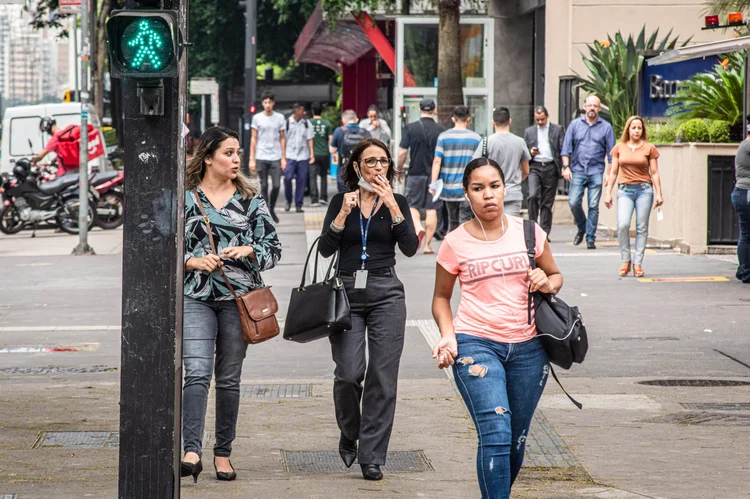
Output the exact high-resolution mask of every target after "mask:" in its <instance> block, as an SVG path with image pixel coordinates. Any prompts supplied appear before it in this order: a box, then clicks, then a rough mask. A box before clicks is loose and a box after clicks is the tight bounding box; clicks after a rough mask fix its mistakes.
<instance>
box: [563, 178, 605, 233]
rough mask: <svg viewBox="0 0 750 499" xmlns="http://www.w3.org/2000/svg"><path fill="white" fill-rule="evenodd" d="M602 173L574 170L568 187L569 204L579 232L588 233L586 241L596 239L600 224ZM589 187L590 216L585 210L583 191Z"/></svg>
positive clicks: (587, 198)
mask: <svg viewBox="0 0 750 499" xmlns="http://www.w3.org/2000/svg"><path fill="white" fill-rule="evenodd" d="M603 177H604V175H603V174H602V173H592V174H586V173H585V172H573V179H572V180H571V181H570V187H568V204H569V205H570V211H571V212H572V213H573V219H574V220H575V223H576V225H577V226H578V232H585V233H586V241H587V242H594V241H596V227H597V225H598V224H599V199H601V197H602V182H603ZM586 189H588V190H589V192H588V195H587V196H586V200H587V202H588V218H586V213H584V212H583V191H584V190H586Z"/></svg>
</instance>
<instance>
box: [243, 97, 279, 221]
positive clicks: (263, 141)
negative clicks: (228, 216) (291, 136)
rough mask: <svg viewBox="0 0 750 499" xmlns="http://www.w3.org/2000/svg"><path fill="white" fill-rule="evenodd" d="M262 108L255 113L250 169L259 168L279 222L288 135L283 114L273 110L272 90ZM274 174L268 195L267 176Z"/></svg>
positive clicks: (265, 196) (263, 192) (263, 191)
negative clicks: (260, 111) (277, 204)
mask: <svg viewBox="0 0 750 499" xmlns="http://www.w3.org/2000/svg"><path fill="white" fill-rule="evenodd" d="M261 104H262V105H263V112H262V113H258V114H256V115H255V116H253V122H252V139H251V141H250V165H249V166H250V173H255V172H256V171H257V172H258V176H259V177H260V193H261V196H263V199H264V200H265V201H266V203H267V204H268V209H269V211H270V212H271V218H273V221H274V222H276V223H278V222H279V218H278V217H277V216H276V200H277V199H278V198H279V191H280V190H281V172H282V171H284V170H286V136H285V135H284V128H285V125H286V120H285V119H284V115H283V114H281V113H277V112H276V111H274V110H273V106H274V105H275V104H276V98H275V97H274V95H273V94H272V93H270V92H266V93H264V94H263V96H262V98H261ZM269 175H271V182H272V187H271V197H270V198H269V197H268V176H269Z"/></svg>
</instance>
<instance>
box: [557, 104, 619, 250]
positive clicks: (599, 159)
mask: <svg viewBox="0 0 750 499" xmlns="http://www.w3.org/2000/svg"><path fill="white" fill-rule="evenodd" d="M583 108H584V109H585V111H586V116H585V117H581V118H578V119H575V120H573V121H572V122H571V123H570V127H569V128H568V131H567V133H566V134H565V140H564V141H563V148H562V152H561V156H562V162H563V168H562V176H563V177H564V178H565V180H567V181H568V182H570V187H569V188H568V204H569V205H570V211H571V212H573V218H574V219H575V223H576V225H577V226H578V233H577V234H576V237H575V238H574V239H573V244H575V245H576V246H577V245H579V244H581V242H582V241H583V237H584V236H586V248H588V249H596V244H595V241H596V227H597V224H598V223H599V198H601V195H602V184H603V178H604V169H605V163H604V158H605V157H606V158H607V162H608V163H611V162H612V156H610V154H609V153H610V152H611V151H612V148H613V147H615V132H614V130H613V129H612V125H610V124H609V123H607V122H606V121H604V120H603V119H601V118H600V117H599V111H600V110H601V108H602V105H601V102H600V101H599V98H598V97H597V96H595V95H590V96H589V97H587V98H586V104H585V105H584V106H583ZM586 189H588V196H587V199H588V219H587V218H586V213H584V212H583V206H582V204H583V191H584V190H586Z"/></svg>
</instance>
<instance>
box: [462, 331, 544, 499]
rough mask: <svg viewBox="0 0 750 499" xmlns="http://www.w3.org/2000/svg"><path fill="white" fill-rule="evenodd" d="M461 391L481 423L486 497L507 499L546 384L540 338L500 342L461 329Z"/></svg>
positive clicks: (481, 470) (480, 460) (481, 478)
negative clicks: (468, 333)
mask: <svg viewBox="0 0 750 499" xmlns="http://www.w3.org/2000/svg"><path fill="white" fill-rule="evenodd" d="M456 339H457V341H458V357H456V363H455V364H454V365H453V374H454V375H455V378H456V384H457V385H458V390H459V392H460V393H461V396H462V397H463V399H464V403H466V407H467V409H468V410H469V413H470V414H471V417H472V419H473V420H474V424H475V426H476V428H477V435H478V437H479V448H478V449H477V478H478V479H479V488H480V489H481V491H482V499H507V498H509V497H510V488H511V485H513V482H514V481H515V479H516V477H517V476H518V472H519V471H520V470H521V464H522V463H523V453H524V450H525V448H526V436H527V434H528V432H529V426H530V425H531V418H532V417H533V416H534V410H535V409H536V405H537V403H538V402H539V399H540V398H541V396H542V392H543V391H544V386H545V385H546V384H547V377H548V374H549V361H548V358H547V353H546V352H545V351H544V348H543V347H542V344H541V342H540V341H539V339H538V338H533V339H531V340H529V341H525V342H523V343H499V342H496V341H492V340H487V339H484V338H479V337H477V336H471V335H467V334H457V335H456Z"/></svg>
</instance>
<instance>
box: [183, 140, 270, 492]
mask: <svg viewBox="0 0 750 499" xmlns="http://www.w3.org/2000/svg"><path fill="white" fill-rule="evenodd" d="M239 150H240V143H239V139H238V137H237V134H236V133H234V132H233V131H232V130H229V129H228V128H224V127H213V128H209V129H208V130H206V131H205V132H204V133H203V135H202V136H201V138H200V140H199V142H198V145H197V147H196V149H195V155H194V156H193V158H191V160H190V162H189V163H188V165H187V182H186V186H185V187H186V189H187V191H186V193H185V289H184V293H185V302H184V325H183V364H184V371H185V381H184V386H183V396H182V400H183V431H182V434H183V440H184V451H185V455H184V457H183V461H182V466H181V475H182V476H183V477H185V476H191V475H192V476H193V478H194V480H195V481H198V475H199V474H200V472H201V471H202V470H203V463H202V461H201V450H202V449H201V448H202V446H201V440H202V437H203V425H204V420H205V416H206V404H207V402H208V388H209V385H210V383H211V374H212V371H214V370H215V372H216V443H215V444H214V449H213V451H214V452H213V454H214V467H215V468H216V478H217V479H218V480H234V479H235V478H236V476H237V474H236V473H235V471H234V468H233V467H232V464H231V463H230V461H229V456H230V455H231V453H232V441H233V440H234V436H235V428H236V426H237V414H238V412H239V404H240V377H241V374H242V361H243V360H244V358H245V350H246V348H247V345H246V344H245V341H244V340H243V337H242V327H241V325H240V317H239V313H238V311H237V304H236V303H235V301H234V297H233V296H232V294H231V292H230V291H229V289H228V287H227V285H226V283H225V281H224V278H223V277H222V276H221V275H220V274H219V272H218V271H219V268H222V269H223V270H224V274H225V275H226V277H227V279H228V280H229V281H230V282H231V284H232V287H233V288H234V289H235V291H236V292H237V294H238V295H242V294H245V293H247V292H248V291H251V290H253V289H255V288H258V287H261V286H263V279H262V278H261V275H260V273H261V271H263V270H268V269H271V268H273V267H274V265H276V263H277V262H278V261H279V258H280V257H281V244H280V243H279V239H278V237H277V235H276V228H275V227H274V224H273V221H272V219H271V215H270V213H269V211H268V207H267V206H266V202H265V201H264V200H263V198H262V197H260V195H259V194H258V190H257V189H256V188H255V187H253V186H251V185H250V183H249V181H248V180H247V178H246V177H245V176H244V175H242V173H240V171H239V169H240V158H239ZM196 196H198V197H199V199H200V202H201V204H202V205H203V208H204V209H205V211H206V215H207V216H208V219H209V222H210V227H211V232H212V234H213V239H214V241H215V244H216V253H213V252H212V251H211V243H210V242H209V238H208V233H207V228H206V223H205V221H204V219H203V216H202V215H201V211H200V208H199V206H198V202H197V198H196ZM214 352H215V360H214ZM214 364H215V366H214Z"/></svg>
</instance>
